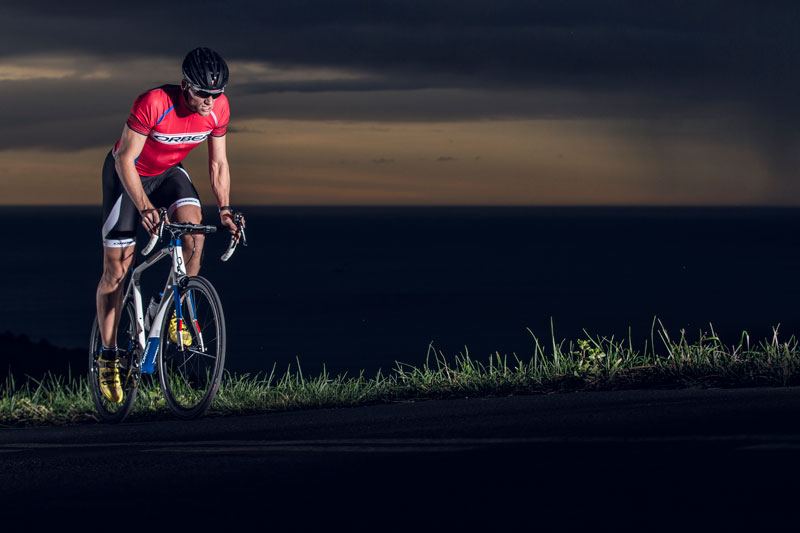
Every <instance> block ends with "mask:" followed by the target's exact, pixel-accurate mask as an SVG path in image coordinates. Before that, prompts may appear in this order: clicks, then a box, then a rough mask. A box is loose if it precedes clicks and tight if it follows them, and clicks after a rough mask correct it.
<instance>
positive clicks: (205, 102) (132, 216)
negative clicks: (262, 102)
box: [97, 48, 238, 403]
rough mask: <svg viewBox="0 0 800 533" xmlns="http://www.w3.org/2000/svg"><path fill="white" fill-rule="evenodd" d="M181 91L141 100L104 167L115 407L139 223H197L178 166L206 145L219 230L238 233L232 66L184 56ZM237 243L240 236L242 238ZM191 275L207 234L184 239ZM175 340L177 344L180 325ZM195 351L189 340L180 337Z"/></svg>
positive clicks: (109, 385) (101, 290)
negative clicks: (233, 195)
mask: <svg viewBox="0 0 800 533" xmlns="http://www.w3.org/2000/svg"><path fill="white" fill-rule="evenodd" d="M182 70H183V79H182V80H181V82H180V85H162V86H161V87H157V88H155V89H151V90H149V91H147V92H145V93H143V94H141V95H139V97H138V98H137V99H136V101H135V102H134V104H133V108H132V110H131V114H130V116H129V117H128V121H127V123H126V124H125V126H124V127H123V130H122V137H121V138H120V139H119V141H117V143H116V145H115V146H114V148H113V149H112V150H111V152H109V154H108V156H107V157H106V160H105V164H104V165H103V229H102V235H103V274H102V276H101V278H100V282H99V284H98V286H97V320H98V326H99V328H100V335H101V338H102V342H103V348H102V353H101V354H100V358H99V366H100V388H101V390H102V392H103V395H104V396H105V397H106V398H108V399H109V400H110V401H112V402H117V403H119V402H121V401H122V387H121V384H120V376H119V365H118V363H119V359H118V353H117V346H116V338H115V332H116V330H117V326H118V324H119V320H120V317H119V314H120V310H121V304H122V289H123V281H124V279H125V276H126V274H127V272H128V269H130V267H131V264H132V263H133V259H134V252H135V244H136V227H137V224H138V223H139V221H141V224H142V226H144V228H145V229H146V230H147V231H148V232H151V233H152V232H154V231H155V230H156V229H157V228H158V225H159V223H160V218H159V213H158V208H160V207H165V208H167V218H168V219H170V220H174V221H176V222H189V223H193V224H200V223H201V222H202V213H201V205H200V199H199V196H198V194H197V191H196V190H195V188H194V185H192V181H191V179H190V178H189V174H188V173H187V172H186V170H185V169H184V168H183V166H182V165H181V161H182V160H183V159H184V157H186V155H187V154H188V153H189V151H191V150H192V149H193V148H195V147H196V146H197V145H198V144H200V143H201V142H203V141H206V140H207V143H208V161H209V173H210V178H211V189H212V191H213V193H214V196H215V197H216V200H217V207H218V208H219V214H220V220H221V223H222V224H223V225H225V226H227V228H228V229H229V230H230V232H231V233H233V234H235V235H236V234H237V228H236V224H235V223H234V221H233V210H232V209H231V207H230V205H229V204H230V201H229V196H230V170H229V167H228V158H227V155H226V145H225V133H226V128H227V126H228V121H229V119H230V109H229V107H228V100H227V98H226V96H225V94H224V91H225V86H226V85H227V83H228V65H227V64H226V63H225V60H224V59H223V58H222V57H221V56H220V55H219V54H218V53H217V52H215V51H214V50H211V49H209V48H195V49H194V50H192V51H191V52H189V53H188V54H187V55H186V58H185V59H184V60H183V65H182ZM237 237H238V235H237ZM181 241H182V246H183V254H184V257H185V258H186V273H187V274H188V275H190V276H195V275H197V273H198V272H199V270H200V260H201V257H202V252H203V236H202V235H185V236H184V238H182V239H181ZM169 333H170V337H171V340H172V341H173V342H176V343H177V342H178V340H177V328H176V325H175V319H174V318H173V319H172V322H171V324H170V332H169ZM181 337H182V338H181V342H183V344H184V345H190V344H191V342H192V339H191V334H190V333H189V332H188V331H187V330H183V331H182V333H181Z"/></svg>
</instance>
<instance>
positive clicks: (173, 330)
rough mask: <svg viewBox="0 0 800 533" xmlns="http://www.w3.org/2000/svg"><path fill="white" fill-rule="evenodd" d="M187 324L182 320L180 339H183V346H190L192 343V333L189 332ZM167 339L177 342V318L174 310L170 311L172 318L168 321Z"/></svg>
mask: <svg viewBox="0 0 800 533" xmlns="http://www.w3.org/2000/svg"><path fill="white" fill-rule="evenodd" d="M186 326H187V324H186V323H185V322H184V324H183V329H182V330H181V340H182V341H183V345H184V346H191V345H192V334H191V333H189V329H188V328H187V327H186ZM169 340H171V341H172V342H174V343H175V344H178V318H177V317H176V315H175V312H174V311H173V313H172V318H171V319H170V321H169Z"/></svg>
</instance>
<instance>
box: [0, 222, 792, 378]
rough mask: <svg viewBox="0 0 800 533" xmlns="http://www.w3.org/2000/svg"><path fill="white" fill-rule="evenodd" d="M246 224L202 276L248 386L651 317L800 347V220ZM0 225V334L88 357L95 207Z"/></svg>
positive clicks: (156, 273) (577, 333) (675, 330)
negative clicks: (212, 290)
mask: <svg viewBox="0 0 800 533" xmlns="http://www.w3.org/2000/svg"><path fill="white" fill-rule="evenodd" d="M209 214H210V215H212V216H211V217H209V218H208V219H209V220H214V219H215V218H214V217H215V216H214V215H213V214H211V213H209ZM245 214H246V216H247V222H248V224H247V231H248V233H247V234H248V240H249V244H250V246H249V247H247V248H240V249H239V250H238V251H237V253H236V254H235V255H234V257H233V258H232V259H231V260H230V261H229V262H228V263H222V262H220V260H219V256H220V255H221V253H222V250H223V248H224V246H225V244H226V242H225V241H226V240H227V239H225V238H214V237H215V236H211V237H210V238H209V240H208V241H207V242H208V246H207V252H206V255H205V259H204V263H203V265H204V267H203V271H202V272H201V274H202V275H204V276H206V277H208V278H209V279H210V280H212V281H213V283H214V284H215V286H216V287H217V289H218V291H219V293H220V295H221V297H222V301H223V306H224V310H225V314H226V317H227V323H228V335H229V336H228V360H227V365H226V367H227V368H228V369H229V370H231V371H234V372H238V373H245V372H250V373H258V372H261V373H264V372H268V371H269V370H270V369H272V367H273V365H275V364H277V369H278V371H279V372H283V370H285V369H286V367H287V366H288V365H289V364H290V363H291V364H292V366H293V367H295V365H296V359H299V361H300V363H301V365H302V369H303V371H304V372H308V373H312V374H316V373H318V372H319V371H321V369H322V367H323V365H325V367H326V368H327V369H328V371H330V372H331V373H334V374H336V373H344V372H347V373H348V374H349V375H353V374H357V373H358V372H359V370H361V369H363V370H365V371H366V372H367V375H370V374H374V372H375V371H377V369H379V368H380V369H383V370H384V371H388V370H391V369H392V368H393V367H394V366H395V361H403V362H406V363H410V364H414V365H419V364H421V363H423V362H424V361H425V359H426V356H427V355H428V353H429V347H430V346H431V345H432V346H433V348H434V349H435V350H437V351H441V352H442V353H443V354H445V356H446V357H448V358H452V357H453V356H454V355H457V354H459V353H466V352H468V353H469V355H470V356H472V357H475V358H478V359H482V360H486V358H487V357H488V356H489V355H490V354H494V353H500V354H509V355H511V354H516V355H517V356H519V357H520V358H523V359H527V358H529V357H530V356H531V355H532V353H533V346H534V342H533V338H532V336H531V332H532V333H533V334H534V335H536V336H537V337H539V338H540V339H541V340H543V341H544V342H548V343H549V342H550V338H551V331H550V329H551V321H552V324H553V327H554V332H555V337H556V339H557V340H561V339H568V340H575V339H578V338H582V337H583V338H585V336H586V334H587V333H588V334H591V335H599V336H608V337H610V336H612V335H614V336H615V337H616V338H628V336H629V335H630V337H631V338H632V339H633V341H634V344H635V345H636V346H638V347H640V348H644V343H645V341H647V342H649V340H650V336H651V326H652V323H653V320H654V317H658V319H660V320H661V322H662V323H663V324H664V326H665V327H666V328H667V329H668V331H669V332H670V333H671V334H672V335H673V336H680V330H682V329H683V330H685V331H686V334H687V335H688V336H689V338H690V339H692V338H695V339H696V338H697V336H698V334H699V332H700V331H701V330H702V331H706V332H710V328H711V325H713V328H714V331H715V332H716V333H717V334H718V335H719V336H721V337H722V340H723V342H726V343H728V344H730V343H735V342H738V340H739V338H740V335H741V333H742V331H743V330H746V331H747V332H748V333H749V334H750V336H751V338H753V339H763V338H765V337H768V336H770V337H771V336H772V327H773V326H777V325H778V324H780V330H779V335H780V338H782V339H788V338H789V337H790V336H791V335H796V334H797V333H798V332H800V320H798V318H799V315H800V310H799V309H798V301H800V299H799V298H798V295H799V293H800V287H799V284H798V281H797V279H798V278H797V273H798V271H799V270H800V231H798V230H800V209H789V208H652V207H642V208H637V207H630V208H616V207H615V208H606V207H602V208H599V207H574V208H573V207H568V208H543V207H530V208H518V207H513V208H478V207H454V208H449V207H448V208H440V207H424V208H407V207H380V208H377V207H376V208H368V207H364V208H361V207H358V208H351V207H347V208H344V207H342V208H340V207H308V208H301V207H247V208H246V209H245ZM0 225H2V227H3V228H4V232H3V233H4V238H3V246H2V249H3V251H2V262H1V263H0V264H1V265H2V266H1V267H0V268H1V270H0V274H2V275H0V294H2V303H3V305H2V306H0V333H1V332H7V333H10V334H12V335H11V336H12V337H13V336H15V335H16V336H19V335H25V337H27V338H28V339H30V340H32V341H36V342H38V341H41V340H43V339H44V340H46V341H47V343H49V345H53V346H55V347H62V348H77V349H85V347H86V344H87V342H88V338H89V332H90V326H91V323H92V320H93V316H94V312H95V311H94V305H95V304H94V293H95V289H96V286H97V280H98V278H99V276H100V272H101V265H102V249H101V240H100V226H101V220H100V210H99V208H86V207H36V208H31V207H25V208H7V207H6V208H0ZM141 238H143V236H140V239H141ZM140 242H141V240H140ZM139 257H140V258H141V255H140V256H139ZM167 268H168V264H167V262H166V261H165V262H164V263H163V268H154V269H151V270H149V271H148V272H147V273H146V274H145V277H144V278H143V279H144V285H145V290H146V291H152V290H156V289H160V286H161V284H162V283H163V279H164V277H165V276H166V271H167V270H166V269H167ZM146 297H147V296H146ZM710 324H711V325H710ZM529 329H530V332H529V331H528V330H529ZM584 330H585V332H584ZM6 337H8V335H6ZM656 339H657V337H656ZM49 345H48V346H49ZM3 350H4V348H3V346H2V345H0V354H2V351H3ZM5 351H6V352H8V348H5ZM0 362H1V361H0ZM79 370H81V369H79Z"/></svg>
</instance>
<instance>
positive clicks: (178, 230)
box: [142, 208, 247, 261]
mask: <svg viewBox="0 0 800 533" xmlns="http://www.w3.org/2000/svg"><path fill="white" fill-rule="evenodd" d="M158 215H159V218H160V219H161V221H160V222H159V224H158V229H157V230H156V232H155V233H154V234H153V235H152V236H151V237H150V242H148V243H147V246H145V247H144V249H143V250H142V255H148V254H149V253H150V252H152V251H153V248H155V247H156V245H157V244H158V241H160V240H161V237H162V236H163V234H164V230H165V229H166V230H167V231H169V232H170V234H171V235H172V236H173V237H180V236H181V235H185V234H187V233H216V232H217V231H220V232H223V231H227V230H228V227H227V226H223V225H222V224H220V225H217V226H210V225H205V224H188V223H175V224H167V223H166V222H167V210H166V209H164V208H161V209H159V210H158ZM243 218H244V217H243V216H242V214H241V213H234V215H233V221H234V223H235V224H236V227H237V228H239V239H237V238H236V236H235V235H233V236H231V242H230V243H229V244H228V248H227V249H226V250H225V253H224V254H222V257H220V259H222V261H227V260H228V259H230V258H231V256H232V255H233V252H234V251H235V250H236V246H237V245H238V244H239V241H240V240H241V242H242V246H247V238H246V237H245V233H244V223H243V222H242V220H243Z"/></svg>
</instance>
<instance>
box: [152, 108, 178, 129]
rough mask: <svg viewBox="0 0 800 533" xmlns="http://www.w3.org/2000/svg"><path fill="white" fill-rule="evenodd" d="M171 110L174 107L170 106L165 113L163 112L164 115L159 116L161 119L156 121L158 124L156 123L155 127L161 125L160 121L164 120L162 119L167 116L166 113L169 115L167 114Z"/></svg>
mask: <svg viewBox="0 0 800 533" xmlns="http://www.w3.org/2000/svg"><path fill="white" fill-rule="evenodd" d="M173 109H175V106H172V107H170V108H169V109H167V110H166V111H164V114H163V115H161V118H160V119H158V122H156V126H158V125H159V124H160V123H161V121H162V120H164V117H166V116H167V113H169V112H170V111H172V110H173Z"/></svg>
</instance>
